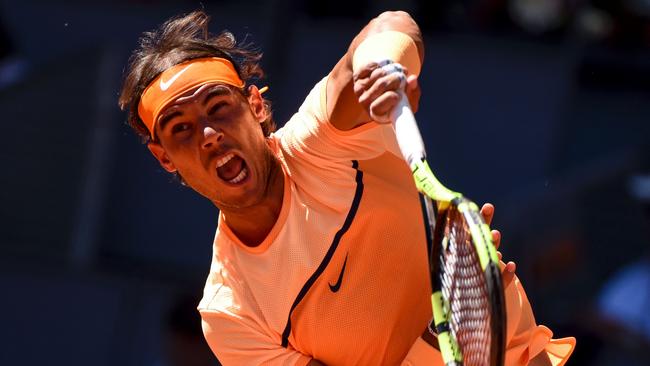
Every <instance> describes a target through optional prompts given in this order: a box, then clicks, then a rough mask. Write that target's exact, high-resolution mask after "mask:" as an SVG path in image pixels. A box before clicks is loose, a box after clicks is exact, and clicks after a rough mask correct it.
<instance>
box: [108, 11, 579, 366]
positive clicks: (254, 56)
mask: <svg viewBox="0 0 650 366" xmlns="http://www.w3.org/2000/svg"><path fill="white" fill-rule="evenodd" d="M207 27H208V17H207V16H206V14H204V13H202V12H194V13H191V14H189V15H186V16H183V17H178V18H174V19H171V20H169V21H167V22H166V23H165V24H163V25H162V26H161V27H160V28H159V29H157V30H155V31H154V32H151V33H145V34H144V36H143V38H142V39H141V44H140V47H139V48H138V49H137V50H136V51H135V52H134V54H133V56H132V59H131V62H130V65H129V69H128V71H127V73H126V78H125V82H124V86H123V90H122V94H121V96H120V101H119V104H120V106H121V107H122V108H123V109H125V110H128V120H129V123H130V125H131V126H132V127H133V128H134V129H135V131H136V132H137V133H139V134H140V135H141V136H143V137H144V138H145V139H146V143H147V147H148V148H149V150H150V151H151V153H152V154H153V155H154V156H155V157H156V159H158V161H159V162H160V164H161V166H162V167H163V168H164V169H165V170H167V171H168V172H170V173H173V174H177V175H178V177H179V178H180V179H181V180H182V182H183V183H184V184H186V185H188V186H189V187H191V188H192V189H194V190H195V191H196V192H198V193H199V194H201V195H203V196H204V197H205V198H207V199H209V200H210V201H212V202H213V203H214V204H215V205H216V206H217V207H218V208H219V210H220V215H219V219H218V228H217V231H216V235H215V238H214V243H213V251H214V255H213V258H212V265H211V268H210V273H209V275H208V279H207V282H206V284H205V289H204V294H203V299H202V301H201V302H200V304H199V306H198V309H199V311H200V313H201V316H202V319H203V330H204V334H205V338H206V340H207V342H208V344H209V345H210V347H211V349H212V350H213V352H214V353H215V355H216V356H217V357H218V358H219V360H220V361H221V362H222V363H224V364H225V365H258V364H259V365H262V364H263V365H323V364H325V365H400V364H402V365H441V364H442V359H441V357H440V354H439V352H438V351H437V349H436V348H435V344H436V342H435V338H434V337H432V336H431V335H430V334H429V331H428V327H427V326H428V324H429V322H430V320H431V317H432V315H431V306H430V298H429V296H430V293H431V287H430V284H429V275H428V264H427V253H426V245H425V242H426V241H425V232H424V226H423V221H422V214H421V208H420V205H419V201H418V193H417V191H416V189H415V187H414V184H413V182H412V176H411V174H410V171H409V169H408V168H407V166H406V164H405V162H404V161H403V159H402V158H401V157H400V153H399V150H398V147H397V143H396V140H395V136H394V132H393V129H392V127H391V124H390V123H389V121H388V119H387V118H386V117H385V116H387V115H388V114H389V113H390V111H391V110H392V109H393V108H394V107H395V105H396V103H397V100H398V94H397V90H398V89H399V88H400V86H401V84H402V81H401V79H403V78H404V77H405V76H407V77H406V80H407V83H406V92H407V95H408V97H409V99H410V102H411V104H412V106H413V107H414V109H417V106H418V102H419V95H420V89H419V88H418V84H417V73H418V72H419V67H420V64H421V61H422V59H423V54H424V48H423V44H422V38H421V34H420V31H419V28H418V26H417V24H416V23H415V22H414V21H413V19H411V17H410V16H409V15H408V14H406V13H404V12H386V13H383V14H381V15H380V16H378V17H377V18H375V19H373V20H372V21H371V22H370V23H369V24H368V25H367V26H366V27H365V28H364V29H363V30H362V31H361V32H360V33H359V34H358V35H357V36H356V37H355V38H354V40H353V41H352V43H351V45H350V47H349V49H348V52H347V53H346V54H345V55H343V57H342V58H341V59H340V61H339V62H338V63H337V64H336V65H335V66H334V68H333V69H332V71H331V72H330V73H329V74H328V75H327V76H325V77H324V78H323V79H322V80H320V81H319V82H317V83H316V85H315V86H314V87H313V89H312V90H311V92H309V94H308V95H307V97H306V99H305V101H304V103H303V104H302V106H301V107H300V108H299V110H298V111H297V112H296V113H295V114H294V116H293V117H292V118H291V119H290V120H289V121H287V122H286V124H285V125H284V127H282V128H281V129H279V130H277V131H275V132H274V123H273V119H272V116H271V110H270V104H269V102H268V101H267V100H265V99H264V97H263V96H262V91H261V90H260V89H258V86H256V85H255V84H254V82H255V81H257V80H259V79H260V78H261V77H262V76H263V72H262V69H261V68H260V65H259V60H260V57H261V55H260V54H259V53H256V52H254V51H251V50H249V49H246V48H244V47H240V46H239V45H238V44H237V43H236V42H235V39H234V37H233V36H232V35H231V34H230V33H221V34H220V35H217V36H213V35H209V34H208V31H207ZM378 35H381V37H389V38H388V39H390V42H384V44H383V45H382V47H380V48H381V49H385V55H386V58H387V59H391V60H393V61H394V62H398V63H400V64H402V65H404V66H405V67H406V74H405V73H401V72H390V71H387V70H386V69H384V68H381V67H378V65H377V64H376V63H373V62H367V63H363V64H362V66H361V67H359V69H358V70H354V71H353V68H352V60H353V57H364V55H355V52H356V51H357V49H358V48H359V47H361V46H362V45H364V44H367V43H365V42H369V40H371V39H374V40H375V41H376V38H373V37H376V36H378ZM375 41H373V42H374V43H375V46H372V47H370V48H373V47H374V49H375V50H376V48H377V46H376V44H377V42H375ZM365 48H366V49H368V48H369V47H365ZM409 70H410V71H409ZM355 72H356V73H355ZM371 115H372V116H374V117H373V118H371V117H370V116H371ZM493 212H494V211H493V207H492V206H491V205H486V206H484V209H483V214H484V215H485V216H486V219H487V221H490V220H491V218H492V214H493ZM494 235H495V239H496V240H495V241H496V242H497V243H498V242H499V240H500V235H499V233H498V232H494ZM513 272H514V264H513V263H510V264H508V265H504V281H505V288H506V298H507V312H508V330H507V333H508V337H507V339H508V345H507V356H506V361H507V365H526V364H539V365H563V364H564V362H565V361H566V359H567V358H568V357H569V355H570V353H571V351H572V349H573V345H574V340H573V339H560V340H554V339H552V338H551V336H552V333H551V331H550V330H549V329H548V328H546V327H544V326H541V325H537V324H536V322H535V318H534V316H533V313H532V311H531V307H530V305H529V303H528V300H527V299H526V294H525V293H524V290H523V288H522V287H521V284H520V283H519V281H518V279H517V278H516V276H515V275H514V273H513Z"/></svg>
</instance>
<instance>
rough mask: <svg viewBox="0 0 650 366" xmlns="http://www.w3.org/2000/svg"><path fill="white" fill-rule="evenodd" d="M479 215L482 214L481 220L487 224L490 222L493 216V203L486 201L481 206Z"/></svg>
mask: <svg viewBox="0 0 650 366" xmlns="http://www.w3.org/2000/svg"><path fill="white" fill-rule="evenodd" d="M481 215H483V220H485V223H486V224H488V225H491V224H492V218H493V217H494V205H493V204H491V203H486V204H484V205H483V207H481Z"/></svg>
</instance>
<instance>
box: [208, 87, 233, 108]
mask: <svg viewBox="0 0 650 366" xmlns="http://www.w3.org/2000/svg"><path fill="white" fill-rule="evenodd" d="M230 94H232V91H231V90H230V88H228V87H227V86H225V85H216V86H215V87H213V88H211V89H210V90H209V91H208V92H207V93H206V95H205V98H203V103H202V104H203V105H204V106H205V105H206V104H208V102H209V101H210V99H212V98H213V97H218V96H223V95H230Z"/></svg>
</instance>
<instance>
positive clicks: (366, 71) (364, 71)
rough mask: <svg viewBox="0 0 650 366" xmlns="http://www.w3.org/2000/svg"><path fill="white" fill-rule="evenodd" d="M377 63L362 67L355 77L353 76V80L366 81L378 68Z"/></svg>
mask: <svg viewBox="0 0 650 366" xmlns="http://www.w3.org/2000/svg"><path fill="white" fill-rule="evenodd" d="M378 66H379V65H377V63H376V62H369V63H367V64H365V65H363V66H362V67H361V69H359V70H357V71H356V72H355V73H354V74H353V75H352V80H353V81H357V80H360V79H365V78H367V77H368V76H370V74H371V73H372V72H373V71H374V70H375V69H376V68H377V67H378Z"/></svg>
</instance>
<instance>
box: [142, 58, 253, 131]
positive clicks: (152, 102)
mask: <svg viewBox="0 0 650 366" xmlns="http://www.w3.org/2000/svg"><path fill="white" fill-rule="evenodd" d="M213 82H219V83H224V84H228V85H232V86H236V87H238V88H243V87H244V82H243V81H242V80H241V79H240V78H239V75H238V74H237V71H235V67H234V66H233V65H232V63H231V62H230V61H228V60H226V59H224V58H219V57H209V58H198V59H194V60H190V61H187V62H183V63H180V64H178V65H174V66H172V67H170V68H169V69H167V70H165V71H163V72H162V73H161V74H160V75H158V77H157V78H155V79H154V80H153V81H152V82H151V84H149V86H147V88H146V89H145V90H144V91H143V92H142V96H141V97H140V104H139V105H138V115H139V116H140V118H141V119H142V121H143V122H144V124H145V126H147V128H148V129H149V132H150V133H151V136H152V137H153V135H154V128H155V127H156V120H157V119H158V115H159V114H160V111H162V109H163V108H165V106H167V104H169V102H171V101H174V100H176V98H178V97H180V96H181V95H183V94H185V93H186V92H188V91H189V90H192V89H193V88H196V87H197V86H201V85H203V84H207V83H213Z"/></svg>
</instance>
